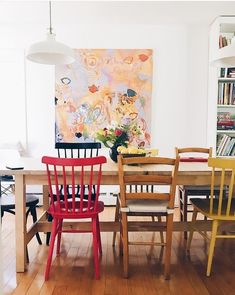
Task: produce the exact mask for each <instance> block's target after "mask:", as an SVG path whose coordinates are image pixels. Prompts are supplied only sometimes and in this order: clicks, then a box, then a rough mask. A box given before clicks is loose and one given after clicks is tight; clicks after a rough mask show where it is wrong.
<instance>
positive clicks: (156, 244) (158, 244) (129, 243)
mask: <svg viewBox="0 0 235 295" xmlns="http://www.w3.org/2000/svg"><path fill="white" fill-rule="evenodd" d="M128 245H132V246H133V245H139V246H141V245H150V246H151V245H154V246H166V243H157V242H138V241H136V242H128Z"/></svg>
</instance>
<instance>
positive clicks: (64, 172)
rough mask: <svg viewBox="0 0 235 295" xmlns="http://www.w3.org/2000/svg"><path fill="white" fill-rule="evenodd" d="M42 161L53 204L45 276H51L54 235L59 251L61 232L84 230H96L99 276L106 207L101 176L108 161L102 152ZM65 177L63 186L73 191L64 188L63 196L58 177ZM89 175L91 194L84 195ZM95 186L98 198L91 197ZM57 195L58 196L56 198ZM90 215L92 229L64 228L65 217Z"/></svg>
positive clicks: (98, 272) (94, 236)
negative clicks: (101, 198)
mask: <svg viewBox="0 0 235 295" xmlns="http://www.w3.org/2000/svg"><path fill="white" fill-rule="evenodd" d="M42 163H44V164H46V170H47V176H48V186H49V192H50V201H51V202H50V207H49V209H48V213H49V214H51V215H52V217H53V221H52V233H51V242H50V248H49V253H48V259H47V265H46V271H45V280H48V278H49V273H50V267H51V261H52V254H53V248H54V243H55V239H56V236H57V248H56V254H57V255H59V253H60V244H61V234H62V233H63V232H66V233H77V232H78V233H84V232H91V233H92V234H93V255H94V265H95V278H96V279H98V278H99V277H100V271H99V261H98V251H99V253H100V254H101V253H102V248H101V237H100V227H99V217H98V214H99V213H100V212H102V211H103V210H104V204H103V202H101V201H99V192H100V179H101V174H102V164H104V163H106V158H105V157H103V156H100V157H94V158H81V159H71V158H69V159H66V158H54V157H43V158H42ZM60 178H61V179H62V180H61V181H62V182H63V185H64V187H66V186H67V185H70V186H71V195H70V196H69V197H68V194H67V190H64V198H63V199H61V195H60V184H59V179H60ZM86 178H87V179H88V184H89V191H88V198H87V199H84V192H85V181H86ZM78 184H79V186H80V197H79V199H78V198H77V195H76V186H77V185H78ZM93 186H95V194H96V196H95V199H92V187H93ZM55 196H56V198H55ZM84 218H89V219H91V223H92V229H91V230H87V231H82V230H76V229H66V230H65V229H63V220H64V219H84Z"/></svg>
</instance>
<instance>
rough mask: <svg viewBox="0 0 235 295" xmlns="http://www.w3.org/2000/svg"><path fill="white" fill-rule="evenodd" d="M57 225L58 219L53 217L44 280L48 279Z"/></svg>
mask: <svg viewBox="0 0 235 295" xmlns="http://www.w3.org/2000/svg"><path fill="white" fill-rule="evenodd" d="M57 225H58V220H57V219H56V218H54V219H53V221H52V232H51V241H50V246H49V252H48V257H47V265H46V272H45V281H47V280H48V279H49V273H50V268H51V260H52V254H53V248H54V244H55V238H56V234H57Z"/></svg>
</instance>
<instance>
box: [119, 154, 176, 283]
mask: <svg viewBox="0 0 235 295" xmlns="http://www.w3.org/2000/svg"><path fill="white" fill-rule="evenodd" d="M129 164H131V165H133V164H134V165H136V164H137V165H139V166H140V169H139V171H138V172H134V171H133V173H131V174H129V173H126V171H125V165H129ZM144 165H153V166H154V167H155V172H154V173H146V171H145V169H144ZM159 166H167V167H168V170H169V171H171V173H172V174H171V175H166V174H165V173H161V172H160V171H158V167H159ZM178 166H179V161H178V159H170V158H161V157H136V158H134V157H132V158H123V156H121V155H119V156H118V169H119V184H120V198H119V203H120V204H119V207H120V226H121V229H120V237H121V238H120V251H121V253H122V254H123V269H124V277H128V275H129V271H128V268H129V245H143V244H144V245H145V244H147V245H149V244H150V245H153V244H154V245H159V246H166V249H165V268H164V275H165V278H166V279H169V276H170V257H171V243H172V228H173V213H174V200H175V189H176V177H177V173H178ZM151 185H153V186H154V187H155V188H154V189H153V190H149V187H150V186H151ZM130 186H133V187H134V186H139V188H140V189H138V188H137V189H135V190H134V191H130V189H129V188H130ZM162 186H164V192H163V191H162V190H161V188H160V187H162ZM136 215H137V216H139V215H141V216H152V217H153V216H160V217H161V216H165V217H166V227H165V230H166V242H165V243H164V241H163V242H161V243H155V242H152V241H151V242H142V241H141V242H138V241H129V239H128V217H129V216H136ZM158 220H159V219H158ZM131 222H133V219H131ZM155 222H157V221H155ZM136 230H138V231H144V230H143V228H136Z"/></svg>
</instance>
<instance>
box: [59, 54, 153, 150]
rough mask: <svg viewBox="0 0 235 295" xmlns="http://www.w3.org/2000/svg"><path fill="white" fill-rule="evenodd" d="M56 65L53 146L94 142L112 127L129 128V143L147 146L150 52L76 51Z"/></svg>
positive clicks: (149, 122) (149, 117)
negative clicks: (70, 58)
mask: <svg viewBox="0 0 235 295" xmlns="http://www.w3.org/2000/svg"><path fill="white" fill-rule="evenodd" d="M75 55H76V62H74V63H73V64H70V65H63V66H56V69H55V80H56V84H55V91H56V92H55V115H56V126H55V131H56V136H55V140H56V142H84V141H85V142H86V141H94V140H95V138H96V133H97V131H98V130H100V129H102V128H110V126H114V127H116V126H121V125H129V126H130V128H129V141H130V144H132V145H135V146H136V145H138V146H145V147H148V146H149V145H150V140H151V138H150V124H151V94H152V64H153V62H152V56H153V52H152V50H151V49H75Z"/></svg>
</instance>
